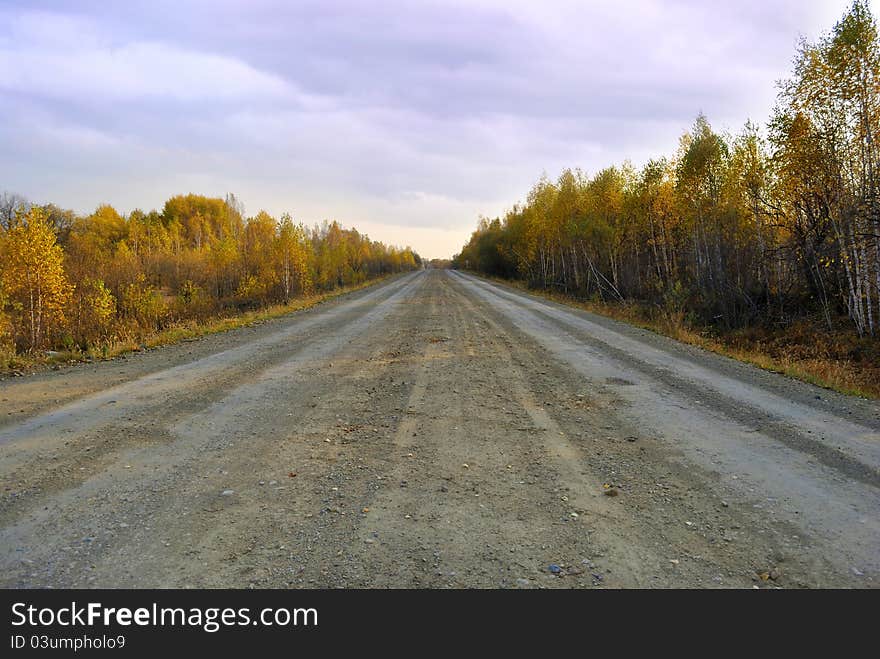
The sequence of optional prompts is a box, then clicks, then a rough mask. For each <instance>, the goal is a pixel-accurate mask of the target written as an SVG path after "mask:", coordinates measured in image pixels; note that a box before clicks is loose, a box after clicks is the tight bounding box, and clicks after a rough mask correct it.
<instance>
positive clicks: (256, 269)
mask: <svg viewBox="0 0 880 659" xmlns="http://www.w3.org/2000/svg"><path fill="white" fill-rule="evenodd" d="M420 263H421V261H420V259H419V257H418V255H416V254H415V253H413V251H412V250H411V249H409V248H406V249H398V248H395V247H389V246H386V245H384V244H382V243H379V242H375V241H372V240H370V239H369V238H367V237H366V236H364V235H361V234H359V233H358V232H357V231H355V230H354V229H343V228H342V227H341V226H340V225H339V224H338V223H336V222H329V223H324V224H323V225H322V226H315V227H312V228H307V227H305V226H304V225H302V224H298V223H295V222H294V221H293V220H292V219H291V218H290V216H288V215H283V216H282V217H281V218H280V219H276V218H274V217H272V216H271V215H269V214H268V213H266V212H264V211H260V212H259V213H257V214H256V215H255V216H253V217H249V218H245V217H244V215H243V212H242V208H241V205H240V204H239V203H238V202H237V201H236V199H235V198H234V197H233V196H231V195H230V196H229V197H227V198H226V199H215V198H209V197H203V196H199V195H193V194H190V195H182V196H177V197H173V198H172V199H169V200H168V201H167V202H166V203H165V205H164V207H163V208H162V210H161V211H155V210H154V211H150V212H143V211H140V210H135V211H133V212H131V213H130V214H128V215H127V216H123V215H121V214H119V213H118V212H117V211H116V210H115V209H114V208H113V207H111V206H107V205H102V206H100V207H98V208H97V209H96V210H95V212H94V213H92V214H91V215H88V216H84V217H82V216H78V215H76V214H75V213H73V212H71V211H63V210H61V209H59V208H58V207H56V206H54V205H48V206H35V205H31V204H28V203H26V202H25V201H24V200H22V199H20V198H12V197H10V196H9V195H4V196H3V199H0V354H5V355H6V358H7V360H8V359H9V358H11V357H13V356H14V355H16V354H22V353H30V354H35V353H37V352H40V351H44V350H46V349H55V350H66V351H87V350H93V349H95V348H101V347H102V346H107V345H110V344H113V343H115V342H119V341H139V340H141V339H143V338H144V337H146V336H150V335H151V334H153V333H155V332H157V331H160V330H163V329H165V328H168V327H171V326H174V325H175V324H176V323H181V322H185V321H193V320H200V319H205V318H209V317H214V316H220V315H231V314H235V313H238V312H240V311H244V310H251V309H257V308H262V307H266V306H268V305H272V304H284V303H288V302H290V301H292V300H294V299H295V298H297V297H301V296H305V295H310V294H312V293H319V292H323V291H331V290H333V289H336V288H338V287H343V286H348V285H353V284H360V283H363V282H366V281H368V280H369V279H372V278H375V277H378V276H381V275H385V274H389V273H395V272H401V271H405V270H410V269H413V268H416V267H418V266H419V265H420Z"/></svg>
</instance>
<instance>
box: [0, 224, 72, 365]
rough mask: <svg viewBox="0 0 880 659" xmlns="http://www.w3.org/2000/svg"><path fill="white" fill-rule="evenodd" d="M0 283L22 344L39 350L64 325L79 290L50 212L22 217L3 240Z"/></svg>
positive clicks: (18, 338) (17, 335)
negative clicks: (68, 271) (66, 268)
mask: <svg viewBox="0 0 880 659" xmlns="http://www.w3.org/2000/svg"><path fill="white" fill-rule="evenodd" d="M2 254H3V258H2V260H0V281H2V288H3V291H4V296H5V298H6V310H7V311H8V312H9V313H10V316H11V317H12V322H13V326H14V328H15V330H14V331H15V333H16V337H15V338H16V343H17V344H23V345H24V347H26V348H27V349H28V350H35V349H38V348H40V347H42V346H43V345H44V344H45V343H46V339H47V338H48V333H49V331H50V330H51V329H53V328H57V327H59V326H60V325H61V324H62V323H63V321H64V307H65V305H66V304H67V302H68V300H69V299H70V296H71V294H72V292H73V286H71V284H70V282H69V281H68V279H67V276H66V275H65V273H64V264H63V262H64V253H63V251H62V249H61V247H60V246H59V245H58V244H57V242H56V238H55V232H54V231H53V229H52V226H51V225H50V224H49V221H48V219H47V217H46V214H45V212H44V211H43V210H42V209H40V208H38V207H33V208H31V209H30V211H28V212H27V213H26V214H21V213H20V214H19V215H18V216H17V218H16V221H15V224H14V226H13V227H11V228H10V229H9V231H7V232H6V234H5V235H4V237H3V246H2Z"/></svg>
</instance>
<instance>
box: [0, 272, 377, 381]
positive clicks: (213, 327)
mask: <svg viewBox="0 0 880 659" xmlns="http://www.w3.org/2000/svg"><path fill="white" fill-rule="evenodd" d="M385 279H387V277H379V278H376V279H371V280H370V281H367V282H364V283H361V284H355V285H352V286H345V287H343V288H338V289H336V290H333V291H329V292H327V293H316V294H313V295H308V296H306V297H301V298H297V299H295V300H291V301H290V303H289V304H276V305H272V306H270V307H266V308H264V309H257V310H254V311H246V312H244V313H240V314H236V315H234V316H223V317H219V318H209V319H205V320H201V321H198V320H188V321H184V322H181V323H178V324H175V325H173V326H171V327H168V328H166V329H164V330H162V331H159V332H155V333H153V334H150V335H148V336H146V337H144V338H143V339H142V340H140V341H136V340H128V341H116V342H114V343H111V344H109V345H106V346H103V347H100V348H92V349H89V350H86V351H80V350H70V351H67V350H64V351H52V352H49V353H44V354H42V355H16V354H15V353H14V352H13V351H12V350H11V348H10V349H9V350H4V349H3V348H2V347H0V375H3V374H4V373H7V374H8V373H14V372H21V371H25V370H28V369H34V368H39V367H41V366H56V365H62V364H70V363H71V362H83V361H98V360H102V359H113V358H114V357H118V356H119V355H122V354H125V353H129V352H138V351H140V350H144V349H148V348H157V347H159V346H165V345H171V344H173V343H179V342H180V341H187V340H190V339H196V338H198V337H201V336H207V335H210V334H218V333H220V332H227V331H229V330H233V329H237V328H239V327H248V326H250V325H257V324H259V323H262V322H265V321H267V320H271V319H273V318H279V317H281V316H285V315H287V314H289V313H293V312H295V311H301V310H303V309H308V308H310V307H313V306H315V305H316V304H320V303H321V302H325V301H327V300H329V299H332V298H335V297H339V296H340V295H345V294H347V293H353V292H355V291H359V290H361V289H364V288H368V287H370V286H374V285H376V284H378V283H379V282H381V281H384V280H385Z"/></svg>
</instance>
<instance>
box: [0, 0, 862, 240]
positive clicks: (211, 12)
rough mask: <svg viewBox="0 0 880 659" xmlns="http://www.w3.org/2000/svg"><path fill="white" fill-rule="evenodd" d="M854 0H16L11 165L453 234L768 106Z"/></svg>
mask: <svg viewBox="0 0 880 659" xmlns="http://www.w3.org/2000/svg"><path fill="white" fill-rule="evenodd" d="M845 5H846V1H845V0H840V1H839V2H838V1H836V0H835V1H833V2H828V3H825V4H820V3H801V2H794V1H792V0H774V1H770V2H767V1H765V2H758V1H757V0H745V1H743V2H737V3H717V4H715V3H712V4H710V3H705V2H697V1H695V0H668V1H666V2H660V1H659V0H641V1H638V2H636V1H633V2H617V3H604V2H602V3H593V2H567V1H559V2H553V3H535V2H515V1H512V0H503V1H502V0H482V1H481V2H465V1H450V2H420V3H412V2H401V1H397V0H396V1H394V2H381V3H361V2H343V1H340V0H331V1H322V2H317V1H315V2H296V3H290V2H282V1H280V0H277V1H270V0H257V1H253V0H252V1H250V2H244V1H243V0H242V1H240V2H233V1H227V0H220V1H218V0H212V1H210V2H209V1H207V0H205V1H199V2H189V3H181V2H179V1H175V2H169V1H166V0H159V1H156V0H154V1H150V2H146V1H143V2H142V1H132V2H125V3H106V2H91V1H83V2H70V3H65V4H64V5H59V4H58V3H56V2H50V1H43V0H34V1H28V2H18V1H16V0H11V1H9V2H6V3H4V4H3V6H2V7H0V93H2V94H3V96H4V100H5V102H4V103H3V104H2V105H0V187H8V188H10V189H13V190H15V191H18V192H21V193H24V194H27V195H29V196H31V197H34V198H37V199H40V200H43V199H45V200H52V201H55V202H56V203H59V204H63V205H66V206H72V207H75V208H78V209H79V210H88V209H89V208H90V207H92V206H94V205H95V204H97V203H99V202H102V201H110V202H111V203H114V204H116V205H118V206H119V207H120V208H121V209H123V210H128V209H130V208H132V207H134V206H146V207H151V206H155V205H158V204H160V203H161V202H162V200H163V199H164V198H165V197H167V196H168V195H170V194H173V193H176V192H180V191H186V190H190V189H192V190H194V191H195V190H198V191H201V192H205V193H213V194H222V193H223V192H225V191H226V190H233V191H235V192H236V193H237V194H239V195H240V196H242V197H243V198H244V199H245V201H246V202H247V203H248V204H249V205H251V206H253V207H254V209H256V207H260V206H262V207H266V208H267V209H268V210H270V211H271V212H276V213H277V212H280V211H281V210H284V209H292V208H301V209H306V210H307V212H314V213H321V214H326V215H334V216H336V217H338V218H339V219H341V220H343V221H348V222H354V221H355V220H360V221H362V222H365V223H368V224H370V225H371V226H374V227H380V229H379V230H381V231H385V230H387V232H388V234H389V235H392V234H393V235H395V236H399V235H404V236H405V235H407V234H406V231H407V227H410V228H413V231H414V228H417V227H422V231H421V233H419V232H415V231H414V232H413V234H412V235H413V236H417V235H418V236H425V235H428V234H426V233H425V231H427V230H428V229H429V228H431V227H434V228H436V229H441V228H443V227H458V228H457V229H456V231H461V237H462V240H463V239H464V238H465V237H466V234H467V231H466V229H465V228H462V227H469V225H470V224H471V223H472V221H473V219H474V218H475V217H476V215H477V214H479V213H486V214H494V213H497V212H500V211H501V210H502V209H503V208H504V207H505V206H509V205H511V204H512V203H514V202H515V201H516V200H517V198H518V197H522V196H523V195H524V194H525V192H526V188H527V186H528V185H529V183H530V182H531V181H533V180H534V179H535V178H536V177H537V176H538V175H539V174H540V173H541V172H542V171H547V172H548V173H549V174H550V175H551V176H552V175H555V174H556V173H557V172H558V171H559V169H560V168H562V167H564V166H582V167H584V168H586V169H588V170H595V169H596V168H598V167H600V166H604V165H607V164H611V163H615V162H619V161H621V160H623V159H624V158H632V159H634V160H635V161H636V162H638V161H640V160H642V159H645V158H647V157H648V156H650V155H661V154H668V153H670V152H671V151H672V150H674V149H675V147H676V140H677V137H678V135H680V133H681V131H682V130H684V129H685V128H686V127H687V126H688V125H689V124H690V123H691V122H692V120H693V118H694V116H695V115H696V114H697V112H699V111H705V112H706V113H707V114H708V115H709V118H710V120H712V121H713V122H715V123H716V124H718V125H719V126H720V127H728V128H731V129H733V130H736V129H737V128H738V127H739V126H740V125H741V124H742V122H743V121H745V119H747V118H753V119H757V120H759V121H760V120H763V119H764V118H766V116H767V114H768V112H769V110H770V107H771V105H772V102H773V98H774V89H773V83H774V81H775V80H776V79H778V78H780V77H782V76H784V75H785V74H786V72H787V69H788V67H789V63H790V61H791V58H792V56H793V54H794V46H795V44H796V41H797V39H798V36H799V35H800V33H806V34H807V35H808V36H810V37H815V36H816V34H817V32H818V30H819V29H820V28H828V27H830V25H831V22H832V21H833V20H834V19H835V18H836V17H837V16H838V15H839V14H841V13H842V11H843V10H844V8H845ZM342 213H345V214H347V215H348V216H349V217H342V216H340V214H342ZM304 219H310V220H318V219H321V218H320V217H312V218H304ZM381 227H386V229H381ZM432 235H433V234H432ZM377 237H379V238H382V239H385V238H386V236H381V235H380V236H377ZM419 239H422V238H419ZM414 240H415V238H414ZM425 240H427V239H425ZM404 242H405V241H404ZM414 246H415V247H416V248H417V249H422V250H423V251H424V252H425V253H427V254H429V255H439V254H431V250H432V249H434V242H433V239H432V240H427V243H426V244H424V245H421V246H420V245H419V244H415V245H414Z"/></svg>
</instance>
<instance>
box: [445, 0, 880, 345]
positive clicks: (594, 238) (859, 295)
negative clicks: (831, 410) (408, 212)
mask: <svg viewBox="0 0 880 659" xmlns="http://www.w3.org/2000/svg"><path fill="white" fill-rule="evenodd" d="M878 140H880V47H878V31H877V24H876V21H875V19H874V17H873V16H872V15H871V12H870V10H869V8H868V6H867V4H866V3H865V2H862V1H857V2H855V3H853V5H852V6H851V7H850V9H849V10H848V12H847V13H846V15H845V16H844V17H843V18H842V19H841V20H840V21H839V22H838V23H837V24H836V25H835V26H834V28H833V30H832V31H831V32H830V33H828V34H827V35H825V36H823V37H822V38H820V39H819V40H818V41H817V42H815V43H809V42H807V41H802V42H801V44H800V47H799V49H798V52H797V55H796V58H795V62H794V68H793V72H792V74H791V77H790V78H789V79H788V80H786V81H784V82H782V83H780V93H779V98H778V103H777V106H776V108H775V109H774V112H773V115H772V118H771V119H770V121H769V122H768V124H767V126H766V130H761V129H759V127H757V126H755V125H754V124H752V123H748V124H746V126H745V127H744V128H743V129H742V131H741V132H739V134H736V135H725V134H719V133H718V132H716V131H715V130H713V128H712V126H711V125H710V123H709V121H708V120H707V119H706V117H705V116H703V115H700V116H699V117H698V118H697V120H696V122H695V123H694V125H693V127H692V128H691V129H690V130H688V131H687V132H685V133H684V135H683V136H682V138H681V140H680V144H679V147H678V150H677V152H676V153H675V154H674V155H673V156H671V157H665V158H658V159H655V160H651V161H650V162H648V163H647V164H645V165H644V166H643V167H641V168H639V169H637V168H635V167H633V166H632V165H630V164H629V163H627V164H624V165H622V166H613V167H608V168H607V169H604V170H602V171H600V172H598V173H597V174H595V175H593V176H587V175H586V174H584V173H583V172H582V171H580V170H565V171H564V172H563V173H562V174H561V175H560V176H559V178H558V179H557V180H555V181H551V180H549V179H548V178H547V177H546V176H545V177H542V178H541V179H540V180H539V181H538V182H537V183H536V184H535V185H534V187H533V188H532V190H531V191H530V192H529V194H528V197H527V199H526V201H525V202H524V203H521V204H518V205H516V206H514V207H513V208H512V209H511V210H510V211H508V212H507V213H506V214H505V215H504V216H503V217H500V218H496V219H491V220H490V219H488V218H481V220H480V223H479V226H478V228H477V230H476V231H475V232H474V233H473V235H472V236H471V238H470V241H469V242H468V243H467V245H465V246H464V248H463V249H462V251H461V253H460V254H458V255H456V257H455V259H454V266H455V267H460V268H467V269H471V270H475V271H479V272H483V273H486V274H490V275H495V276H499V277H506V278H519V279H524V280H526V281H527V282H528V283H529V284H530V285H532V286H534V287H541V288H548V289H550V288H552V289H560V290H562V291H566V292H569V293H572V294H576V295H583V296H586V297H593V298H598V299H601V300H605V301H639V302H644V303H646V304H649V305H652V306H653V307H655V308H659V309H662V310H664V311H666V312H670V313H681V314H689V315H691V316H692V320H693V321H694V322H699V323H701V324H707V323H708V324H713V325H716V326H718V327H719V328H721V329H725V330H729V329H734V328H740V327H745V326H750V325H755V324H766V325H774V326H785V325H786V324H788V323H790V322H791V321H792V320H793V319H795V318H803V317H809V316H813V317H815V318H816V319H820V320H821V322H822V323H824V324H825V325H826V326H827V327H828V328H829V329H831V328H835V327H838V326H839V325H840V324H841V321H843V322H844V323H846V324H848V325H849V326H851V328H852V330H854V331H855V332H856V333H857V334H858V335H859V336H866V335H870V336H876V335H877V334H878V333H880V199H878V193H880V189H878V186H880V160H878V156H880V151H878V149H880V142H878Z"/></svg>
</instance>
